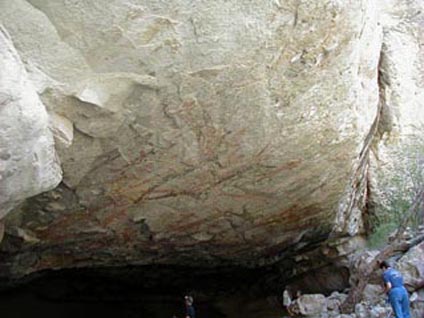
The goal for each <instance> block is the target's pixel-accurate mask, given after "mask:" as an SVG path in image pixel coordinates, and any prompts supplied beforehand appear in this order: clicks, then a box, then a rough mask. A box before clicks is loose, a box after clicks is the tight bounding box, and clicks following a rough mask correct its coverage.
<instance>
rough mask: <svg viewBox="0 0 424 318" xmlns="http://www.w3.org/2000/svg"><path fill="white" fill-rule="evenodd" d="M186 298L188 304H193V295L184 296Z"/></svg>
mask: <svg viewBox="0 0 424 318" xmlns="http://www.w3.org/2000/svg"><path fill="white" fill-rule="evenodd" d="M184 300H185V303H186V304H187V305H188V306H191V305H193V302H194V299H193V297H191V296H185V297H184Z"/></svg>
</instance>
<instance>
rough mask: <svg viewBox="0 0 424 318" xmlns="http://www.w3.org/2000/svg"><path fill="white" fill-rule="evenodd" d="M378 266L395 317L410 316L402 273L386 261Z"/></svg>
mask: <svg viewBox="0 0 424 318" xmlns="http://www.w3.org/2000/svg"><path fill="white" fill-rule="evenodd" d="M380 268H381V269H382V270H383V282H384V292H385V293H386V294H387V295H388V296H389V301H390V305H391V306H392V308H393V312H394V313H395V317H396V318H410V317H411V315H410V313H409V298H408V292H407V291H406V289H405V287H404V286H403V277H402V274H401V273H399V272H398V271H397V270H395V269H394V268H392V267H390V265H389V264H388V263H387V262H386V261H383V262H381V263H380Z"/></svg>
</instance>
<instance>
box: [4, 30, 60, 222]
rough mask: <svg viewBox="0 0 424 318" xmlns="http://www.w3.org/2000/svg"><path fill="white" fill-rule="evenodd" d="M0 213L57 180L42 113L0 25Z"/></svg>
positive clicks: (38, 100)
mask: <svg viewBox="0 0 424 318" xmlns="http://www.w3.org/2000/svg"><path fill="white" fill-rule="evenodd" d="M0 70H1V72H0V218H2V217H4V216H5V215H6V213H7V212H8V211H9V210H10V209H12V208H13V207H14V205H15V204H17V203H18V202H20V201H22V200H24V199H26V198H28V197H30V196H33V195H36V194H38V193H40V192H43V191H47V190H50V189H52V188H54V187H55V186H56V185H57V184H58V183H59V182H60V180H61V177H62V175H61V169H60V165H59V161H58V158H57V156H56V152H55V148H54V142H53V136H52V133H51V131H50V130H49V121H48V115H47V112H46V110H45V108H44V105H43V104H42V103H41V101H40V99H39V97H38V95H37V93H36V91H35V88H34V86H33V84H32V83H31V82H30V81H29V80H28V74H27V72H26V70H25V67H24V65H23V63H22V61H21V59H20V57H19V54H18V52H17V51H16V50H15V48H14V46H13V43H12V41H11V39H10V37H9V35H8V34H7V32H6V31H5V29H4V28H2V27H0Z"/></svg>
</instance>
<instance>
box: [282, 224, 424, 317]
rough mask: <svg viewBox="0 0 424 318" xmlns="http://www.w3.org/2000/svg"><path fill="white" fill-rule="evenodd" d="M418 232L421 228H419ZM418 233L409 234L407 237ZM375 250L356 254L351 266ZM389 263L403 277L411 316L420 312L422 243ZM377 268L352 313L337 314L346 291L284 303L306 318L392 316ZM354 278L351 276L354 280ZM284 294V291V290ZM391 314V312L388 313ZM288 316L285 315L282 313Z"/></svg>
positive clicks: (422, 309) (423, 282) (363, 263)
mask: <svg viewBox="0 0 424 318" xmlns="http://www.w3.org/2000/svg"><path fill="white" fill-rule="evenodd" d="M420 232H421V233H422V232H423V230H421V231H420ZM414 235H419V233H411V235H410V236H411V237H412V236H414ZM377 254H378V251H371V250H370V251H366V252H361V253H358V255H357V259H355V261H354V262H353V263H352V264H354V265H353V266H360V267H361V268H364V267H365V266H367V265H368V266H369V264H370V262H371V261H372V259H373V258H374V257H375V256H376V255H377ZM391 265H392V266H393V267H394V268H397V269H398V270H399V271H400V272H401V273H402V274H403V275H404V279H405V286H406V288H407V289H408V291H409V293H410V301H411V315H412V317H422V316H423V315H424V243H419V244H418V245H415V246H413V247H412V248H411V249H409V250H408V251H407V252H406V253H405V254H403V255H397V256H395V257H393V258H392V259H391ZM380 276H381V270H376V272H375V274H374V275H373V276H372V277H371V278H370V280H369V283H368V285H367V286H366V288H365V291H364V294H363V300H362V302H360V303H358V304H356V306H355V310H354V313H350V314H343V313H341V309H340V306H341V304H342V303H343V302H344V301H345V299H346V298H347V292H348V290H346V291H345V292H344V293H343V292H333V293H331V295H329V296H327V297H326V296H324V295H323V294H305V295H300V296H299V297H298V298H297V299H295V300H293V301H291V302H290V303H288V302H287V300H288V299H287V298H286V299H285V301H286V304H288V309H289V312H290V313H291V314H292V315H291V316H296V317H309V318H386V317H391V316H393V313H392V309H391V306H390V304H389V303H388V302H387V296H385V295H384V294H383V288H382V283H381V277H380ZM354 280H355V277H351V281H354ZM286 295H287V293H286ZM391 314H392V315H391ZM286 317H289V316H286Z"/></svg>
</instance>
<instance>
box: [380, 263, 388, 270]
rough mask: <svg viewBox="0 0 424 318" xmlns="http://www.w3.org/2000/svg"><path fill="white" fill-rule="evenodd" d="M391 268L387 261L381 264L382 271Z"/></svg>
mask: <svg viewBox="0 0 424 318" xmlns="http://www.w3.org/2000/svg"><path fill="white" fill-rule="evenodd" d="M389 267H390V265H389V263H388V262H387V261H382V262H380V269H382V270H383V271H384V270H386V269H388V268H389Z"/></svg>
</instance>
